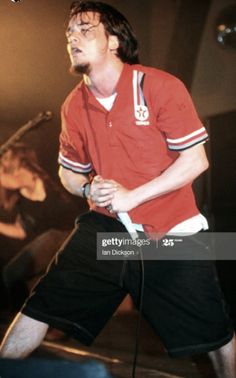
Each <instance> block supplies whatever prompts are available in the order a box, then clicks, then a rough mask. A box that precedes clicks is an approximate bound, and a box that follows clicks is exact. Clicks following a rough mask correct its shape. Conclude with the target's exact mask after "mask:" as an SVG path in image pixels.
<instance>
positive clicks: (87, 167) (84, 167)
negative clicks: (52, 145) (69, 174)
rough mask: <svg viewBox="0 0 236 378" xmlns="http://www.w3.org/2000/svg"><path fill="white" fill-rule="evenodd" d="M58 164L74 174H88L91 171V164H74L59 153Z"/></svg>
mask: <svg viewBox="0 0 236 378" xmlns="http://www.w3.org/2000/svg"><path fill="white" fill-rule="evenodd" d="M58 163H59V164H60V165H62V166H63V167H65V168H68V169H71V170H72V171H74V172H81V173H88V172H90V171H91V170H92V165H91V163H88V164H81V163H78V162H74V161H72V160H70V159H68V158H65V157H64V156H63V155H62V154H61V153H60V154H59V157H58Z"/></svg>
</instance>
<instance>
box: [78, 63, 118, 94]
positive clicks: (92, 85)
mask: <svg viewBox="0 0 236 378" xmlns="http://www.w3.org/2000/svg"><path fill="white" fill-rule="evenodd" d="M123 66H124V63H122V62H121V61H120V60H119V61H118V60H117V61H116V62H115V63H114V62H113V64H110V65H106V66H105V67H104V68H102V69H101V68H99V69H98V68H97V69H93V70H92V71H91V72H90V74H89V75H84V82H85V84H86V85H87V86H88V88H89V89H90V90H91V92H92V93H93V94H94V96H95V97H99V98H105V97H109V96H111V95H112V94H113V93H114V92H115V90H116V86H117V83H118V81H119V78H120V75H121V72H122V69H123Z"/></svg>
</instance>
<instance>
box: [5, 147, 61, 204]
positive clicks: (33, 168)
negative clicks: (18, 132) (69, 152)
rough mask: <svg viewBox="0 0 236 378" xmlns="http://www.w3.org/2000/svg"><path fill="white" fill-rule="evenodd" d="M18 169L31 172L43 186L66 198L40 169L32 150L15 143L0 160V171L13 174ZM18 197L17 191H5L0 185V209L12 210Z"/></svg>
mask: <svg viewBox="0 0 236 378" xmlns="http://www.w3.org/2000/svg"><path fill="white" fill-rule="evenodd" d="M19 168H25V169H26V170H28V171H30V172H32V173H33V174H35V175H36V176H38V177H39V178H40V179H41V180H42V181H43V183H44V185H45V186H47V185H48V184H50V185H52V186H53V187H54V190H55V191H58V192H59V193H61V195H62V197H63V198H66V193H65V192H64V190H62V187H61V186H60V185H59V184H58V183H57V182H56V181H54V180H52V179H51V177H50V176H49V174H48V172H47V171H45V170H44V169H43V168H42V167H41V165H40V163H39V161H38V157H37V155H36V153H35V151H34V149H33V148H31V147H30V146H28V145H26V144H24V143H15V144H14V145H12V146H11V147H9V148H8V149H7V151H5V152H4V154H3V155H2V156H1V158H0V170H1V171H2V172H3V173H7V174H13V173H14V171H15V170H17V169H19ZM19 196H20V194H19V191H18V190H12V189H6V188H3V187H2V186H1V185H0V207H2V208H3V209H5V210H8V211H10V210H12V209H13V207H14V206H15V204H16V203H17V201H18V199H19Z"/></svg>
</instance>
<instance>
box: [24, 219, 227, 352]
mask: <svg viewBox="0 0 236 378" xmlns="http://www.w3.org/2000/svg"><path fill="white" fill-rule="evenodd" d="M124 231H125V229H124V226H123V225H122V224H121V223H120V222H119V221H118V220H116V219H113V218H110V217H107V216H104V215H101V214H98V213H95V212H89V213H87V214H84V215H82V216H81V217H80V219H79V221H78V227H76V229H75V230H74V231H73V233H72V235H71V236H70V237H69V239H68V241H66V243H65V244H64V246H63V248H62V249H61V250H60V251H59V252H58V254H57V257H56V259H55V261H54V263H53V264H52V265H51V266H50V269H49V272H48V273H47V274H46V275H45V276H44V277H43V279H42V280H41V281H40V282H39V284H38V285H37V286H36V288H35V289H34V291H33V293H32V295H31V296H30V298H29V299H28V301H27V302H26V304H25V305H24V307H23V309H22V313H24V314H25V315H28V316H30V317H32V318H34V319H37V320H39V321H42V322H46V323H48V324H49V325H50V326H52V327H55V328H58V329H61V330H62V331H64V332H66V333H68V334H70V335H71V336H72V337H74V338H76V339H78V340H79V341H80V342H82V343H84V344H86V345H89V344H91V343H92V342H93V340H94V339H95V337H96V336H97V335H98V334H99V332H100V331H101V329H102V328H103V327H104V326H105V324H106V323H107V321H108V320H109V318H110V317H111V316H112V314H113V313H114V312H115V310H116V309H117V307H118V306H119V304H120V303H121V302H122V300H123V299H124V297H125V296H126V295H127V293H129V294H130V295H131V297H132V299H133V301H134V304H135V305H136V306H137V307H139V299H140V298H139V297H140V280H141V263H140V261H137V260H129V259H124V260H118V261H114V260H105V261H104V260H102V261H101V260H98V259H97V254H96V233H97V232H124ZM142 313H143V316H144V317H145V318H146V319H147V321H148V322H149V323H150V324H151V326H152V327H153V328H154V330H155V331H156V333H157V334H158V335H159V337H160V338H161V340H162V342H163V344H164V346H165V348H166V349H167V351H168V353H169V355H171V356H173V357H175V356H187V355H192V354H196V353H204V352H208V351H211V350H214V349H218V348H219V347H221V346H223V345H224V344H226V343H227V342H229V341H230V339H231V338H232V335H233V331H232V328H231V325H230V322H229V319H228V315H227V313H226V310H225V305H224V301H223V298H222V293H221V291H220V288H219V285H218V281H217V277H216V273H215V267H214V263H213V262H211V261H198V260H186V261H185V260H181V261H164V260H161V261H159V260H155V261H154V260H145V259H144V293H143V305H142Z"/></svg>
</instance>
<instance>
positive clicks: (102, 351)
mask: <svg viewBox="0 0 236 378" xmlns="http://www.w3.org/2000/svg"><path fill="white" fill-rule="evenodd" d="M8 320H9V321H10V319H8V318H7V317H6V316H5V317H4V315H2V316H1V320H0V331H1V336H2V335H3V333H4V331H5V329H6V326H7V324H8ZM136 324H137V312H136V311H131V312H129V313H121V314H117V315H114V316H113V317H112V319H111V320H110V321H109V323H108V324H107V325H106V327H105V328H104V329H103V331H102V332H101V334H100V335H99V336H98V337H97V339H96V341H95V342H94V344H93V346H91V347H85V346H83V345H81V344H79V343H78V342H77V341H75V340H73V339H70V338H63V339H59V340H54V341H48V340H45V341H44V342H43V343H42V345H41V346H40V347H39V348H38V349H37V350H36V351H35V352H34V353H33V354H32V356H31V357H34V358H39V359H47V360H48V359H49V360H54V361H55V359H59V360H61V359H67V360H70V361H78V362H79V363H81V364H82V363H84V362H88V361H91V360H92V361H95V362H99V363H103V364H104V365H105V367H106V369H107V371H108V372H109V373H110V374H111V375H112V377H114V378H131V374H132V364H133V355H134V345H135V330H136ZM199 360H200V362H201V369H202V371H204V373H205V374H206V376H208V377H210V375H209V374H210V373H209V372H208V371H207V370H208V365H207V362H206V361H205V359H204V358H203V357H200V358H199ZM154 377H156V378H200V377H202V375H201V374H200V373H199V370H198V369H197V367H196V364H195V362H193V361H192V360H191V359H190V358H181V359H171V358H169V357H168V356H167V354H166V352H165V351H164V349H163V346H162V344H161V342H160V340H159V339H158V337H157V336H156V335H155V334H154V332H153V331H152V329H151V328H150V327H149V325H148V324H147V323H146V321H145V320H142V327H141V332H140V337H139V353H138V361H137V367H136V378H154ZM52 378H53V377H52ZM94 378H96V377H94Z"/></svg>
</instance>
